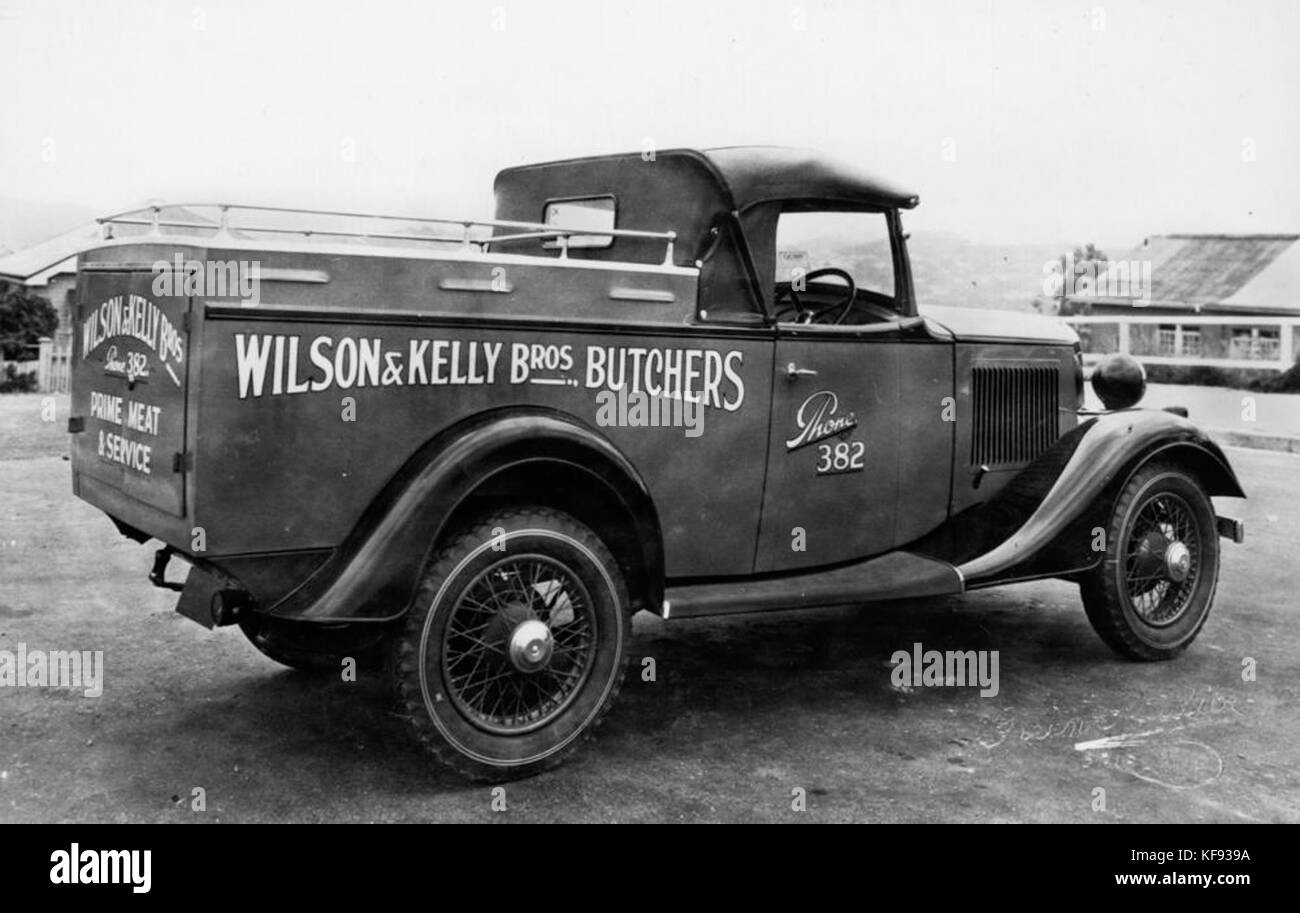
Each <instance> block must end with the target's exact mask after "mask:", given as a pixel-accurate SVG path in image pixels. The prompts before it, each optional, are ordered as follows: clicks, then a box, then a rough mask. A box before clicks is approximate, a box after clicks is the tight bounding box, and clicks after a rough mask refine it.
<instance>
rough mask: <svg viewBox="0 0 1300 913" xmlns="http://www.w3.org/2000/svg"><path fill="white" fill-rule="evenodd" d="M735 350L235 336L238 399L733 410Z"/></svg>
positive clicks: (738, 397) (738, 357)
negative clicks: (621, 403)
mask: <svg viewBox="0 0 1300 913" xmlns="http://www.w3.org/2000/svg"><path fill="white" fill-rule="evenodd" d="M743 361H744V353H743V352H740V351H738V350H734V349H733V350H731V351H719V350H716V349H684V348H674V347H665V348H657V347H636V346H574V345H570V344H553V343H552V344H539V343H531V344H530V343H523V342H515V343H509V344H507V343H504V342H489V341H485V340H458V339H437V338H420V339H411V340H408V341H407V342H406V343H405V344H397V345H394V344H393V343H386V342H385V341H384V340H383V339H381V338H378V337H353V336H345V337H343V338H341V339H335V338H334V337H332V336H316V337H314V338H307V337H301V336H294V335H271V334H250V333H236V334H235V368H236V374H237V384H238V395H239V398H240V399H259V398H261V397H264V396H293V395H297V394H304V393H321V392H324V391H327V390H331V389H333V390H350V389H357V388H363V387H415V386H418V387H426V386H479V385H491V384H498V383H502V384H509V385H512V386H516V385H520V384H530V385H534V386H554V387H581V388H585V389H588V390H611V391H620V390H628V391H630V392H632V393H644V394H646V395H649V396H654V397H664V398H669V399H682V400H686V401H689V402H693V403H700V404H702V405H704V406H707V407H710V408H714V409H724V410H726V411H728V412H734V411H736V410H737V409H739V408H740V407H741V405H742V404H743V403H744V400H745V382H744V379H743V378H742V376H741V373H740V368H741V365H742V363H743Z"/></svg>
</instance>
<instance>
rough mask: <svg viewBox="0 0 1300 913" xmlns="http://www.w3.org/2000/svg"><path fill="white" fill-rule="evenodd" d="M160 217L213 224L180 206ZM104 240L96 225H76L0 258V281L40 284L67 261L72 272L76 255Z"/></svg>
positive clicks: (164, 210) (162, 212) (143, 229)
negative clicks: (46, 239)
mask: <svg viewBox="0 0 1300 913" xmlns="http://www.w3.org/2000/svg"><path fill="white" fill-rule="evenodd" d="M159 214H160V215H161V217H162V218H164V219H173V220H176V221H193V222H205V223H208V224H212V225H215V224H216V223H215V222H212V220H211V219H206V218H204V217H203V216H200V215H198V214H196V213H194V212H191V211H190V210H189V209H186V208H184V207H182V206H163V207H162V208H161V209H160V210H159ZM136 231H137V232H138V233H140V234H143V233H144V232H146V231H148V228H147V227H140V228H138V229H136ZM119 232H120V229H119ZM103 237H104V236H103V232H102V230H101V229H100V226H99V223H97V222H91V223H89V224H86V225H78V226H77V227H76V228H74V229H72V230H71V231H66V232H64V233H63V234H61V235H55V236H54V237H53V238H50V239H49V240H48V241H42V242H41V243H40V244H33V245H32V246H31V247H26V248H24V249H22V250H20V251H16V252H15V253H12V254H8V255H7V256H3V257H0V279H9V280H12V281H16V282H21V283H23V284H43V283H44V282H45V281H47V280H48V279H49V276H42V275H41V274H42V273H46V272H48V271H50V270H52V269H53V268H54V267H56V266H59V265H60V264H62V263H64V262H65V261H69V260H71V261H73V262H72V263H70V264H69V267H68V271H70V272H71V271H75V269H76V263H75V259H76V256H77V254H79V253H81V252H82V251H83V250H89V249H91V248H93V247H95V246H97V244H98V242H100V241H102V240H103Z"/></svg>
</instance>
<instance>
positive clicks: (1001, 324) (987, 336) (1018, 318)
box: [920, 306, 1079, 346]
mask: <svg viewBox="0 0 1300 913" xmlns="http://www.w3.org/2000/svg"><path fill="white" fill-rule="evenodd" d="M920 314H921V316H922V317H925V318H926V319H928V320H931V321H933V322H934V323H937V324H939V325H940V326H942V327H943V328H944V329H946V330H947V331H948V332H949V333H951V334H952V335H953V336H954V337H956V338H957V339H958V340H959V341H961V342H1035V343H1049V344H1052V345H1064V346H1069V345H1074V344H1075V343H1076V342H1078V341H1079V336H1078V334H1077V333H1075V332H1074V330H1073V329H1071V328H1070V327H1068V326H1066V325H1065V324H1064V323H1062V322H1061V321H1059V320H1056V319H1054V318H1051V317H1041V316H1039V315H1038V314H1029V313H1025V312H1023V311H997V310H986V309H984V308H954V307H931V306H922V307H921V308H920Z"/></svg>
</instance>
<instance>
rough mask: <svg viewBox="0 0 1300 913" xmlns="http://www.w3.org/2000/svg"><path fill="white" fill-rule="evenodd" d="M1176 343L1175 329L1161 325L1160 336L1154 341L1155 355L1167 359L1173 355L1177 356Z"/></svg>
mask: <svg viewBox="0 0 1300 913" xmlns="http://www.w3.org/2000/svg"><path fill="white" fill-rule="evenodd" d="M1177 343H1178V330H1177V328H1175V327H1173V326H1171V325H1168V324H1161V326H1160V335H1159V338H1158V339H1157V340H1156V354H1157V355H1162V356H1167V357H1172V356H1174V355H1177V354H1178V350H1177Z"/></svg>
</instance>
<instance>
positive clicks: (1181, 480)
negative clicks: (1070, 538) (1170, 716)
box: [1079, 463, 1219, 660]
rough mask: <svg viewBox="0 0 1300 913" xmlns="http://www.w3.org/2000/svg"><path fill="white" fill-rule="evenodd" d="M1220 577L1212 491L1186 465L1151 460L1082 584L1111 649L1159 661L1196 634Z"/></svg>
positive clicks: (1132, 484)
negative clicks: (1103, 551) (1101, 555)
mask: <svg viewBox="0 0 1300 913" xmlns="http://www.w3.org/2000/svg"><path fill="white" fill-rule="evenodd" d="M1218 580H1219V538H1218V531H1217V528H1216V525H1215V521H1214V505H1213V504H1212V503H1211V501H1210V498H1209V495H1207V494H1206V493H1205V491H1204V490H1203V489H1202V488H1201V486H1200V485H1199V484H1197V481H1196V479H1195V477H1194V476H1191V475H1189V474H1188V473H1187V472H1186V471H1185V470H1183V469H1182V468H1180V467H1178V466H1176V465H1173V464H1169V463H1152V464H1149V465H1147V466H1143V467H1142V468H1141V469H1139V470H1138V471H1137V472H1136V473H1134V474H1133V477H1132V478H1131V479H1129V481H1128V483H1127V484H1126V485H1125V486H1124V489H1123V491H1122V492H1120V496H1119V497H1118V498H1117V499H1116V501H1115V505H1114V507H1113V509H1112V511H1111V517H1110V522H1109V524H1108V526H1107V529H1106V559H1105V561H1103V562H1102V564H1101V565H1100V566H1099V567H1097V568H1095V569H1094V570H1092V571H1089V572H1088V573H1087V574H1086V575H1085V576H1084V578H1083V579H1082V580H1081V581H1080V586H1079V588H1080V591H1081V593H1082V595H1083V605H1084V609H1085V611H1086V612H1087V614H1088V620H1089V621H1090V622H1092V626H1093V628H1094V629H1095V630H1096V631H1097V633H1098V634H1099V635H1100V636H1101V639H1102V640H1104V641H1105V642H1106V643H1107V644H1108V645H1109V646H1110V647H1111V649H1113V650H1115V651H1116V652H1117V653H1119V654H1120V655H1122V656H1126V657H1128V658H1130V659H1140V660H1161V659H1172V658H1173V657H1174V656H1177V655H1178V654H1179V653H1181V652H1182V651H1183V650H1185V649H1187V647H1188V645H1189V644H1191V642H1192V641H1193V640H1195V639H1196V635H1197V634H1198V633H1199V632H1200V630H1201V627H1202V626H1203V625H1204V624H1205V620H1206V618H1207V617H1208V616H1209V614H1210V604H1211V603H1212V602H1213V601H1214V590H1215V587H1216V586H1217V585H1218Z"/></svg>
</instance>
